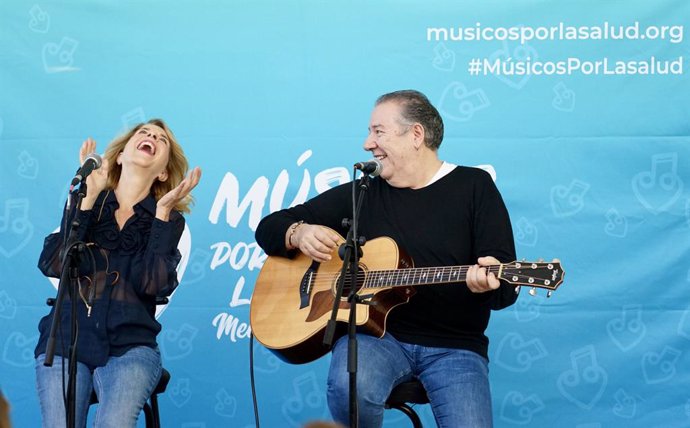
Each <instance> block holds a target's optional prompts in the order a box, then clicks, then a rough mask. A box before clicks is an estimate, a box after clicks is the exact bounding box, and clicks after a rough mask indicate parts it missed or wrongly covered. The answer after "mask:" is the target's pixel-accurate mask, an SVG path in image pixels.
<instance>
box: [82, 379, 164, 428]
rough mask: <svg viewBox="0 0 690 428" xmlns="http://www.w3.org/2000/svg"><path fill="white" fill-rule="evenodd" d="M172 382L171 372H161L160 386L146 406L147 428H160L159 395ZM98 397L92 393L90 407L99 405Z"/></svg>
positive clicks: (155, 389)
mask: <svg viewBox="0 0 690 428" xmlns="http://www.w3.org/2000/svg"><path fill="white" fill-rule="evenodd" d="M168 382H170V372H169V371H167V370H166V369H163V371H162V372H161V378H160V380H159V381H158V385H156V387H155V388H154V390H153V392H152V393H151V398H149V400H148V401H147V402H146V403H145V404H144V417H145V418H146V428H160V426H161V420H160V415H159V414H158V394H162V393H163V392H165V388H166V387H167V386H168ZM97 403H98V397H97V396H96V391H91V399H90V400H89V405H92V404H97Z"/></svg>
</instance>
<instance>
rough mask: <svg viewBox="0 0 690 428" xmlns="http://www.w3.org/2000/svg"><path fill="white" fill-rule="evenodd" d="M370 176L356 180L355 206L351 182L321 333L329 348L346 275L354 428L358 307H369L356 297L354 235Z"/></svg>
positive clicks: (359, 241)
mask: <svg viewBox="0 0 690 428" xmlns="http://www.w3.org/2000/svg"><path fill="white" fill-rule="evenodd" d="M355 174H356V169H355V170H353V176H354V175H355ZM369 178H370V177H369V175H368V174H364V175H363V176H362V177H361V178H360V180H359V187H360V189H361V191H360V192H359V195H358V197H357V202H356V203H355V194H356V186H355V182H356V180H353V181H352V220H349V219H343V225H344V226H349V227H350V229H349V231H348V232H347V237H346V238H345V243H344V244H342V245H341V246H340V248H339V250H338V254H339V255H340V258H341V259H342V260H343V266H342V268H341V271H340V277H339V278H338V283H337V284H336V290H335V297H334V300H333V310H332V312H331V318H330V320H329V321H328V324H327V325H326V332H325V333H324V339H323V344H324V345H326V346H328V347H330V346H331V344H332V343H333V336H334V334H335V328H336V317H337V314H338V309H339V307H340V300H341V299H342V296H343V292H344V288H345V281H346V279H345V278H346V277H347V276H348V275H347V273H348V272H349V277H350V282H349V284H350V290H349V294H348V297H347V301H348V304H349V307H350V314H349V315H350V316H349V319H348V325H347V326H348V328H347V335H348V346H347V371H348V373H349V386H350V391H349V416H350V427H352V428H356V427H357V426H358V424H359V420H358V419H359V418H358V409H357V310H356V308H357V304H358V303H360V304H368V303H367V302H365V299H367V298H368V297H370V296H360V295H358V294H357V291H358V285H359V284H358V281H357V276H358V273H359V258H360V257H361V256H362V250H361V248H360V246H362V245H364V243H365V242H366V241H365V238H364V237H360V236H358V235H357V224H358V219H359V212H360V208H361V206H362V200H363V198H364V194H365V193H366V191H367V190H368V189H369Z"/></svg>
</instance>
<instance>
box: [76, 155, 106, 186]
mask: <svg viewBox="0 0 690 428" xmlns="http://www.w3.org/2000/svg"><path fill="white" fill-rule="evenodd" d="M102 163H103V161H102V160H101V157H100V156H99V155H98V154H97V153H90V154H89V155H88V156H86V159H85V160H84V163H83V164H82V166H81V167H80V168H79V169H78V170H77V174H76V175H75V176H74V178H73V179H72V183H71V184H70V191H71V190H72V189H73V188H74V186H76V185H77V184H79V183H81V182H82V181H83V180H86V177H88V176H89V174H91V173H92V172H93V170H94V169H98V168H100V167H101V164H102Z"/></svg>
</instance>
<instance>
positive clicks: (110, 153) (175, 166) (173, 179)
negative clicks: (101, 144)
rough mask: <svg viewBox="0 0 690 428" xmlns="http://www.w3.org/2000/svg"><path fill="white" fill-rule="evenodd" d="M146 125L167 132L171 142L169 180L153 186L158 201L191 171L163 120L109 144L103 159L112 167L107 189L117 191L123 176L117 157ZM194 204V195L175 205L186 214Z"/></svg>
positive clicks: (134, 130) (134, 129) (152, 121)
mask: <svg viewBox="0 0 690 428" xmlns="http://www.w3.org/2000/svg"><path fill="white" fill-rule="evenodd" d="M144 125H156V126H158V127H160V128H161V129H163V131H165V134H166V135H167V136H168V140H169V141H170V156H169V158H168V165H167V166H166V171H167V173H168V179H167V180H165V181H160V180H156V181H154V182H153V184H152V185H151V192H153V196H154V198H155V199H156V201H158V200H159V199H160V198H162V197H163V196H164V195H165V194H166V193H168V192H169V191H171V190H172V189H174V188H175V187H177V185H178V184H180V182H182V180H184V177H185V175H186V174H187V170H188V169H189V164H188V163H187V158H186V157H185V155H184V151H182V146H180V143H178V142H177V139H176V138H175V135H174V134H173V133H172V131H171V130H170V128H168V125H166V123H165V122H164V121H163V120H162V119H151V120H149V121H148V122H146V123H139V124H138V125H135V126H134V127H133V128H132V129H130V130H129V131H127V132H126V133H124V134H123V135H120V136H119V137H116V138H115V139H114V140H113V141H111V142H110V144H108V147H107V148H106V149H105V154H104V155H103V157H104V158H105V159H107V160H108V164H109V165H110V170H109V171H108V183H107V185H106V188H108V189H111V190H112V189H115V187H116V186H117V184H118V183H119V182H120V175H121V174H122V165H118V164H117V157H118V156H119V155H120V153H121V152H122V151H123V150H124V148H125V145H127V142H128V141H129V139H130V138H132V136H133V135H134V134H135V133H136V132H137V131H138V130H139V129H140V128H141V127H142V126H144ZM193 203H194V199H193V198H192V195H187V196H186V197H185V198H184V199H182V200H181V201H180V202H178V203H177V205H175V210H177V211H181V212H186V213H188V212H189V211H190V208H191V206H192V205H193Z"/></svg>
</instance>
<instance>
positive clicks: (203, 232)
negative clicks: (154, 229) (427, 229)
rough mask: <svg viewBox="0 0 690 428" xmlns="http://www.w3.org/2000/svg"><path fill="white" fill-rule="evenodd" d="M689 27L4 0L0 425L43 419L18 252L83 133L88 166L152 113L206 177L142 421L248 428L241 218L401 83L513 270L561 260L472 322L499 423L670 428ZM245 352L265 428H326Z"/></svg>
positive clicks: (336, 176)
mask: <svg viewBox="0 0 690 428" xmlns="http://www.w3.org/2000/svg"><path fill="white" fill-rule="evenodd" d="M689 21H690V2H688V1H687V0H657V1H653V2H652V1H645V0H634V1H633V0H629V1H613V0H612V1H603V0H583V1H578V2H562V1H556V0H540V1H536V0H534V1H512V0H491V1H469V0H462V1H459V0H447V1H426V2H420V1H404V0H398V1H389V0H381V1H376V2H372V1H364V0H353V1H348V2H335V1H316V0H305V1H299V2H297V1H263V0H254V1H248V0H246V1H239V0H237V1H226V2H216V1H195V2H186V1H117V2H115V1H104V0H99V1H89V2H85V1H75V0H72V1H39V2H38V3H34V2H33V1H28V2H25V1H19V0H5V1H2V2H0V94H2V102H0V154H1V155H0V269H1V272H0V323H1V324H0V325H1V326H2V327H1V328H0V388H2V390H3V392H4V393H5V394H6V395H7V397H8V399H9V401H10V403H11V405H12V418H13V421H14V423H15V425H16V426H20V427H29V426H38V425H39V409H38V402H37V398H36V394H35V388H34V382H35V381H34V367H33V365H34V362H33V348H34V346H35V342H36V340H37V329H36V326H37V323H38V320H39V318H40V317H41V316H43V315H44V314H45V313H46V311H47V308H46V306H45V304H44V302H45V299H46V297H51V296H54V295H55V288H54V284H52V283H51V282H50V281H49V280H48V279H46V278H44V277H43V276H42V275H41V274H40V272H39V271H38V269H37V268H36V262H37V258H38V255H39V253H40V250H41V247H42V243H43V238H44V237H45V236H46V235H47V234H49V233H51V232H52V231H53V230H54V229H55V228H56V227H57V226H58V223H59V218H60V213H61V209H62V205H63V203H64V200H65V196H66V192H67V185H68V181H69V179H70V178H71V173H73V172H74V170H75V168H76V166H77V160H78V150H79V147H80V144H81V142H82V141H83V140H84V139H85V138H86V137H88V136H92V137H94V138H95V139H96V140H97V141H98V142H99V148H100V149H101V151H102V150H103V149H104V148H105V146H106V145H107V143H108V142H109V141H110V140H111V139H112V138H113V137H115V136H116V135H118V134H119V133H120V132H122V131H123V130H124V129H125V128H127V127H128V126H130V125H131V124H134V123H136V122H139V121H142V120H145V119H149V118H153V117H162V118H164V119H166V120H167V121H168V122H169V124H170V126H171V127H172V129H173V131H174V132H175V133H176V134H177V136H178V137H179V140H180V141H181V142H182V144H183V146H184V148H185V151H186V153H187V155H188V157H189V159H190V162H191V164H192V165H199V166H201V167H202V168H203V171H204V175H203V177H202V181H201V183H200V184H199V186H198V187H197V189H196V190H195V192H194V194H195V197H196V205H195V207H194V209H193V212H192V214H191V215H189V216H188V217H187V219H188V230H187V234H186V235H185V238H184V239H183V243H182V249H183V252H185V258H184V260H183V262H182V265H181V266H180V276H181V284H180V287H179V288H178V290H177V292H176V293H175V294H174V296H173V298H172V299H171V302H170V304H169V305H168V306H167V308H165V310H164V311H163V312H162V313H161V314H160V317H159V321H161V322H162V323H163V325H164V329H163V332H162V333H161V335H160V337H159V342H160V347H161V351H162V354H163V358H164V365H165V367H167V368H168V369H169V370H170V372H171V373H172V380H171V383H170V385H169V387H168V390H167V392H166V393H165V394H164V395H163V396H161V399H160V400H161V414H162V421H163V425H164V426H168V427H184V428H192V427H194V428H200V427H226V426H233V427H249V426H253V425H254V418H253V412H252V402H251V394H250V383H249V340H248V332H249V330H248V327H249V326H248V324H249V302H250V298H251V294H252V289H253V284H254V281H255V279H256V277H257V274H258V272H259V270H260V267H261V265H262V262H263V260H264V258H265V255H264V254H263V253H262V252H261V250H259V249H258V247H257V245H256V243H255V241H254V235H253V233H254V229H255V227H256V224H257V222H258V221H259V219H260V218H261V217H262V216H265V215H267V214H268V213H269V212H271V211H274V210H277V209H279V208H282V207H287V206H289V205H292V204H295V203H299V202H301V201H303V200H305V199H306V198H308V197H311V196H313V195H315V194H317V193H319V192H322V191H323V190H325V189H328V188H330V187H333V186H334V185H336V184H339V183H342V182H346V181H349V180H350V168H351V165H352V163H353V162H355V161H360V160H366V159H368V158H369V156H368V154H367V153H365V152H363V151H362V149H361V146H362V143H363V140H364V138H365V136H366V127H367V123H368V119H369V114H370V111H371V108H372V105H373V102H374V100H375V99H376V97H377V96H378V95H380V94H382V93H385V92H389V91H392V90H397V89H406V88H415V89H419V90H421V91H423V92H424V93H426V94H427V95H428V96H429V97H430V99H431V100H432V102H433V103H434V104H435V105H437V106H438V108H439V110H440V111H441V113H442V115H443V116H444V118H445V122H446V138H445V141H444V143H443V145H442V146H441V149H440V155H441V157H442V158H443V159H445V160H448V161H450V162H454V163H458V164H463V165H470V166H477V165H482V166H483V167H485V168H487V169H489V170H491V171H493V173H494V175H495V179H496V183H497V185H498V187H499V189H500V190H501V192H502V194H503V196H504V198H505V201H506V203H507V205H508V208H509V210H510V213H511V218H512V223H513V228H514V232H515V239H516V243H517V250H518V254H519V256H520V258H526V259H528V260H533V259H538V258H544V259H548V260H550V259H551V258H554V257H558V258H560V259H561V261H562V263H563V266H564V268H565V271H566V276H565V282H564V284H563V285H562V286H561V287H560V289H559V290H557V291H556V293H555V294H554V296H553V297H551V298H550V299H547V298H546V297H545V296H544V295H543V293H540V294H539V295H538V296H536V297H531V296H530V295H529V294H528V293H526V292H525V291H526V290H523V293H522V294H521V296H520V298H519V299H518V302H517V304H516V305H514V306H513V307H510V308H508V309H506V310H504V311H501V312H496V313H494V314H493V318H492V323H491V326H490V329H489V335H490V337H491V347H490V357H491V366H490V367H491V375H490V376H491V386H492V391H493V400H494V414H495V423H496V426H497V427H514V426H530V427H552V426H555V425H558V426H562V427H577V428H598V427H602V428H603V427H614V426H623V425H625V426H631V427H632V426H634V427H652V426H654V427H680V426H690V389H688V385H690V352H689V345H690V291H689V288H690V258H689V257H688V254H689V252H688V250H689V249H690V239H688V238H689V236H690V189H689V188H688V187H690V148H689V147H690V146H689V143H690V137H689V135H690V96H689V95H690V90H689V89H690V87H689V79H688V76H689V71H688V70H687V68H688V63H687V58H688V56H689V55H690V44H689V43H688V41H687V40H686V38H685V37H684V29H685V28H688V26H689V24H690V23H689ZM685 186H688V187H685ZM442 203H443V202H442V201H439V204H442ZM254 352H255V355H256V361H255V369H256V382H257V398H258V405H259V410H260V413H261V418H262V419H261V422H262V423H263V425H264V426H268V427H285V426H288V427H297V426H300V425H302V424H303V423H304V422H306V421H309V420H313V419H317V418H326V417H328V411H327V408H326V403H325V393H324V391H325V378H326V372H327V367H328V363H329V357H327V356H326V357H324V358H322V359H320V360H318V361H316V362H314V363H311V364H306V365H297V366H294V365H287V364H284V363H282V362H280V361H279V360H277V359H276V358H275V357H274V356H273V355H272V354H271V353H269V352H267V351H266V350H265V349H264V348H263V347H262V346H260V345H255V346H254ZM419 410H420V413H421V415H422V417H423V418H424V421H425V422H426V423H428V424H429V425H431V426H433V417H432V415H431V411H430V409H429V408H428V407H427V406H423V407H420V408H419ZM403 423H404V421H403V416H402V414H400V413H398V412H396V411H388V412H387V415H386V423H385V425H386V426H389V427H393V426H402V424H403Z"/></svg>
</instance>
